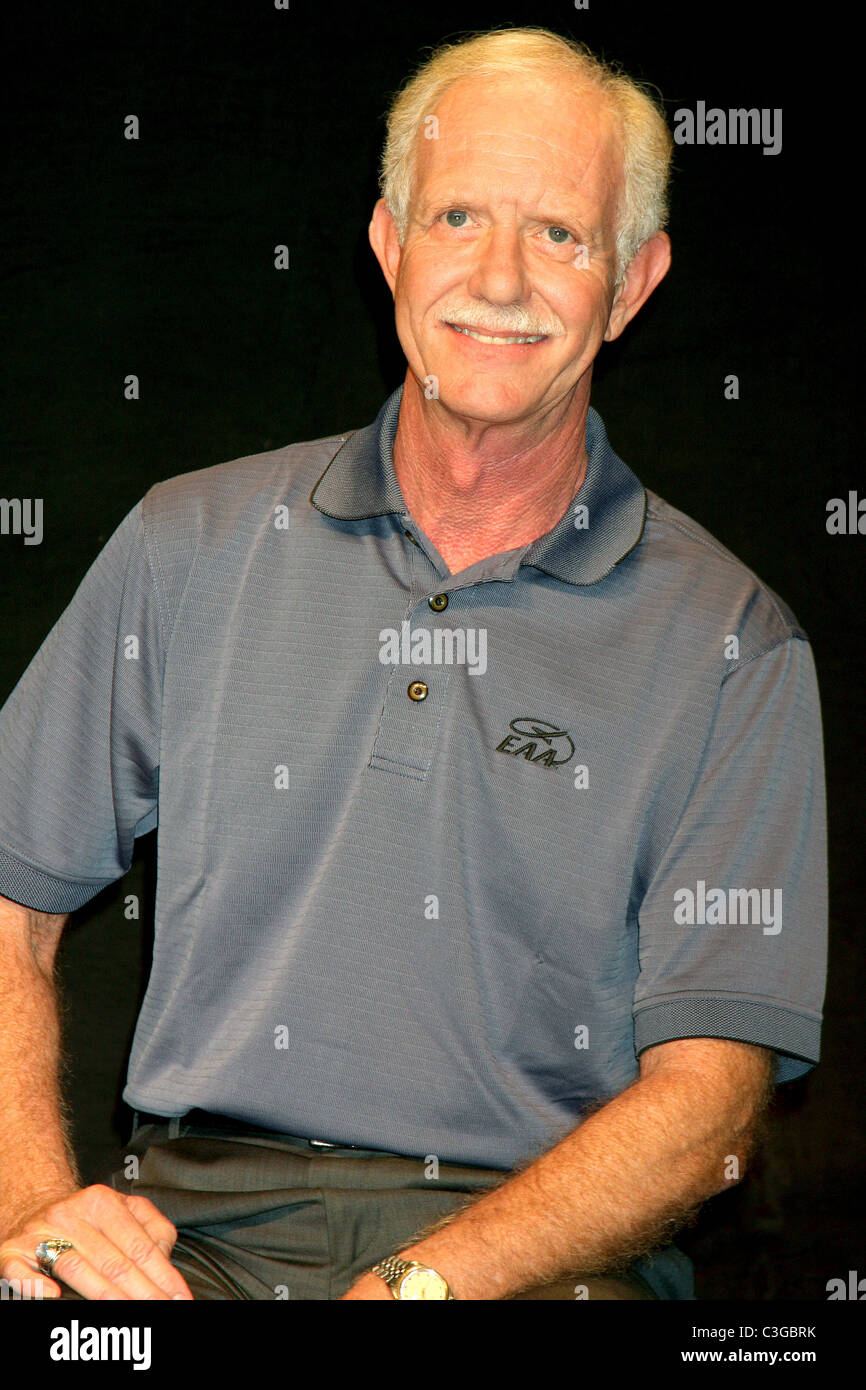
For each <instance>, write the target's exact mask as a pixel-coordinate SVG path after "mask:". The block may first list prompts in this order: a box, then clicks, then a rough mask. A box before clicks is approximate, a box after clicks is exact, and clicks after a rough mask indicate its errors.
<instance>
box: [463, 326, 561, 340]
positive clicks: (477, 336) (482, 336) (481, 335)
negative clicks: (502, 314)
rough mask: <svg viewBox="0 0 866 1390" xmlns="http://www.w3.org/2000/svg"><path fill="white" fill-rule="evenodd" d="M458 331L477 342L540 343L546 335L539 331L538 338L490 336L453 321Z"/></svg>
mask: <svg viewBox="0 0 866 1390" xmlns="http://www.w3.org/2000/svg"><path fill="white" fill-rule="evenodd" d="M451 327H452V328H455V329H456V330H457V332H458V333H465V334H466V336H467V338H474V339H475V341H476V342H477V343H540V342H541V340H542V338H543V337H544V334H543V333H539V335H538V337H537V338H489V337H487V335H486V334H484V333H473V332H472V329H471V328H460V327H459V325H458V324H456V323H452V325H451Z"/></svg>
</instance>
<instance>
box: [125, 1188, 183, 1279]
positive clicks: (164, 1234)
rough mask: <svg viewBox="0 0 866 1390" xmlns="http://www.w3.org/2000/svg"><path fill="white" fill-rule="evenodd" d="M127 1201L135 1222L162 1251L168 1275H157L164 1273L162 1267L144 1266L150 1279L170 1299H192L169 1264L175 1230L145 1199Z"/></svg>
mask: <svg viewBox="0 0 866 1390" xmlns="http://www.w3.org/2000/svg"><path fill="white" fill-rule="evenodd" d="M127 1201H128V1206H129V1208H130V1211H131V1213H132V1215H133V1216H134V1217H135V1218H136V1220H138V1221H140V1222H141V1225H142V1226H143V1227H144V1229H145V1231H147V1233H148V1235H149V1236H150V1238H151V1240H153V1241H154V1242H155V1243H156V1244H157V1245H158V1246H159V1248H160V1249H161V1250H162V1252H163V1254H164V1256H165V1258H166V1261H167V1264H168V1269H169V1271H170V1274H165V1273H164V1272H163V1273H159V1271H164V1266H158V1267H157V1266H154V1268H153V1269H151V1267H150V1266H149V1265H148V1266H145V1267H146V1268H147V1272H148V1274H150V1276H151V1278H154V1279H157V1282H158V1283H159V1285H160V1287H161V1288H164V1289H165V1290H166V1292H167V1293H170V1294H171V1296H172V1298H177V1297H178V1295H182V1296H183V1297H185V1298H192V1296H193V1294H192V1290H191V1289H190V1287H189V1284H188V1283H187V1282H186V1280H185V1279H184V1277H183V1275H182V1274H181V1273H180V1271H179V1270H177V1269H175V1267H174V1265H173V1264H172V1263H171V1258H170V1257H171V1252H172V1250H173V1249H174V1247H175V1243H176V1241H177V1230H176V1228H175V1227H174V1226H173V1225H172V1223H171V1222H170V1221H169V1220H168V1218H167V1217H165V1216H164V1215H163V1214H162V1212H161V1211H159V1210H158V1208H157V1207H155V1206H154V1205H153V1203H152V1202H149V1201H148V1199H147V1198H146V1197H130V1198H128V1199H127ZM155 1271H156V1272H155ZM158 1273H159V1277H158Z"/></svg>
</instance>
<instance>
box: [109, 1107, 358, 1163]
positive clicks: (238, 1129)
mask: <svg viewBox="0 0 866 1390" xmlns="http://www.w3.org/2000/svg"><path fill="white" fill-rule="evenodd" d="M142 1125H168V1127H169V1131H170V1134H172V1135H173V1136H174V1137H176V1136H177V1135H178V1134H179V1132H180V1126H181V1125H190V1126H191V1127H192V1128H193V1129H213V1130H220V1131H227V1132H228V1133H229V1134H251V1135H270V1136H271V1137H273V1136H274V1135H276V1136H277V1137H278V1138H280V1139H290V1140H291V1141H292V1142H293V1143H295V1144H306V1145H308V1146H309V1148H310V1149H312V1150H313V1151H314V1152H315V1151H316V1150H321V1149H352V1150H354V1151H355V1152H356V1153H380V1152H384V1151H383V1150H379V1149H367V1148H364V1147H363V1146H362V1145H360V1144H340V1143H337V1142H336V1141H334V1140H331V1139H308V1138H307V1137H306V1136H305V1135H302V1134H286V1133H285V1132H284V1131H283V1130H276V1129H267V1128H264V1127H262V1126H261V1125H251V1124H248V1123H247V1121H246V1120H238V1119H235V1118H234V1117H233V1116H231V1115H215V1114H213V1112H212V1111H210V1110H188V1111H187V1113H186V1114H185V1115H155V1114H152V1113H151V1112H149V1111H147V1110H134V1111H133V1121H132V1128H133V1133H134V1132H135V1130H137V1129H139V1128H140V1127H141V1126H142Z"/></svg>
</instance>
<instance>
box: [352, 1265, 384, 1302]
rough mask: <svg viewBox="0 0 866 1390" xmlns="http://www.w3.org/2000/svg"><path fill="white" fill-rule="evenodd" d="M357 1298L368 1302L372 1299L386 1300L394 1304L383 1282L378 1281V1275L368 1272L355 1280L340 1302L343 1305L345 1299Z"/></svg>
mask: <svg viewBox="0 0 866 1390" xmlns="http://www.w3.org/2000/svg"><path fill="white" fill-rule="evenodd" d="M358 1298H360V1299H364V1300H368V1301H369V1300H371V1299H374V1298H386V1299H389V1300H390V1301H391V1302H392V1303H393V1302H394V1295H393V1294H392V1292H391V1290H390V1289H389V1288H388V1285H387V1284H386V1283H385V1280H384V1279H380V1278H379V1276H378V1274H371V1273H370V1271H369V1270H368V1271H367V1273H366V1274H362V1275H361V1277H360V1279H356V1280H355V1282H354V1284H353V1285H352V1287H351V1288H350V1289H349V1291H348V1292H347V1293H344V1294H343V1297H342V1298H341V1299H340V1302H341V1303H344V1302H345V1301H346V1300H347V1299H350V1300H351V1299H358Z"/></svg>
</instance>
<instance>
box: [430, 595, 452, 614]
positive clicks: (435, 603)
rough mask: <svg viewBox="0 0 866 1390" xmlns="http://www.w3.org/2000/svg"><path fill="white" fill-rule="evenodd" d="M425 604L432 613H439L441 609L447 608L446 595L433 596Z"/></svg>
mask: <svg viewBox="0 0 866 1390" xmlns="http://www.w3.org/2000/svg"><path fill="white" fill-rule="evenodd" d="M427 602H428V603H429V605H430V607H431V608H432V609H433V612H434V613H441V612H442V609H443V608H447V607H448V595H447V594H434V595H433V597H432V598H428V600H427Z"/></svg>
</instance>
